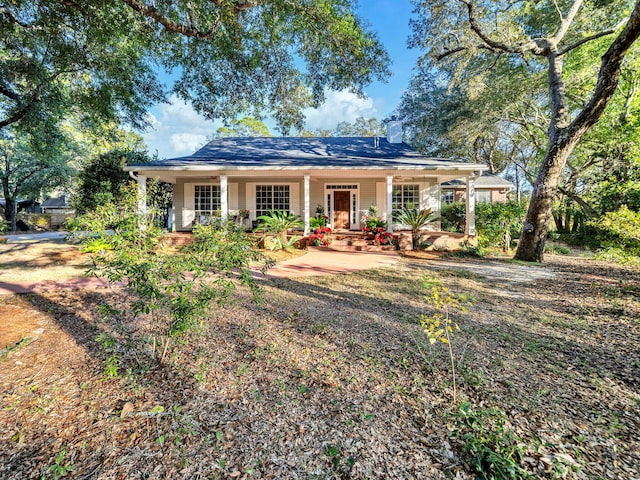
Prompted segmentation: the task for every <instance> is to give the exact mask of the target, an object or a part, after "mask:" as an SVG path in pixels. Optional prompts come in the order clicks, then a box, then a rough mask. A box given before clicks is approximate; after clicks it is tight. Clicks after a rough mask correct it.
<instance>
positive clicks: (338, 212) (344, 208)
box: [333, 191, 350, 229]
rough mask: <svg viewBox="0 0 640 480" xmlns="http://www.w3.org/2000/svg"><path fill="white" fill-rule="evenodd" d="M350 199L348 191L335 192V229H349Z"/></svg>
mask: <svg viewBox="0 0 640 480" xmlns="http://www.w3.org/2000/svg"><path fill="white" fill-rule="evenodd" d="M349 197H350V193H349V192H348V191H343V192H341V191H335V192H333V228H346V229H349V226H350V225H349Z"/></svg>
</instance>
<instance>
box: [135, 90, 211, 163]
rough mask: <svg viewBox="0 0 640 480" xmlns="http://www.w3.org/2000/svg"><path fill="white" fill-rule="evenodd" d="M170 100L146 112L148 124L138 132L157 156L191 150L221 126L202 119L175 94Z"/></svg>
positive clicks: (193, 150)
mask: <svg viewBox="0 0 640 480" xmlns="http://www.w3.org/2000/svg"><path fill="white" fill-rule="evenodd" d="M170 102H171V103H163V104H160V105H158V106H156V107H155V108H154V109H153V111H152V113H150V114H149V123H150V125H151V126H150V128H149V130H148V131H146V132H144V133H143V134H142V137H143V138H144V141H145V143H146V144H147V147H148V148H149V152H150V153H151V154H154V153H155V152H156V151H157V152H158V157H159V158H172V157H182V156H185V155H190V154H191V153H194V152H195V151H196V150H197V149H198V148H199V147H201V146H202V145H204V143H205V142H206V140H207V137H208V136H211V135H212V134H214V133H215V132H216V130H218V128H220V127H221V126H222V122H217V121H216V122H214V121H211V120H207V119H205V118H204V117H203V116H201V115H200V114H199V113H198V112H196V111H195V110H194V109H193V107H192V106H191V105H189V104H187V103H185V102H184V101H182V100H180V99H179V98H178V97H176V96H175V95H172V96H171V98H170Z"/></svg>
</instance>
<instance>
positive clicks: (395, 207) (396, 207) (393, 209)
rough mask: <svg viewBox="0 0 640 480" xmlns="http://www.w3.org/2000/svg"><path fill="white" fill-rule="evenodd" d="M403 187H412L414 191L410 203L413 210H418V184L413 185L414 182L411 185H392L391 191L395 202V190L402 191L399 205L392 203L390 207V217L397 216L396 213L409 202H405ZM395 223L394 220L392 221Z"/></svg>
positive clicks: (419, 190) (419, 188)
mask: <svg viewBox="0 0 640 480" xmlns="http://www.w3.org/2000/svg"><path fill="white" fill-rule="evenodd" d="M404 187H412V188H413V189H415V192H413V193H414V195H415V197H414V200H412V201H411V203H413V205H414V208H416V209H418V210H420V192H421V186H420V184H419V183H415V182H411V183H394V184H393V186H392V189H393V200H394V201H395V200H396V189H398V188H400V189H401V190H402V193H401V199H400V204H398V203H395V202H394V203H393V204H392V205H391V212H392V213H391V215H392V216H395V215H397V214H398V212H400V211H401V210H402V209H403V208H405V204H406V203H408V202H409V200H407V199H406V198H405V188H404ZM394 221H395V219H394Z"/></svg>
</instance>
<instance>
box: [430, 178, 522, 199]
mask: <svg viewBox="0 0 640 480" xmlns="http://www.w3.org/2000/svg"><path fill="white" fill-rule="evenodd" d="M475 187H476V202H477V203H480V202H484V203H506V201H507V195H508V194H509V192H510V191H511V190H513V189H514V188H515V185H514V184H513V183H511V182H510V181H509V180H505V179H504V178H502V177H499V176H498V175H494V174H492V173H483V174H482V176H481V177H479V178H478V179H476V183H475ZM440 188H441V190H442V203H453V202H464V200H465V198H466V194H467V193H466V192H467V183H466V181H465V180H464V179H463V178H457V179H455V180H449V181H447V182H444V183H443V184H442V185H441V186H440Z"/></svg>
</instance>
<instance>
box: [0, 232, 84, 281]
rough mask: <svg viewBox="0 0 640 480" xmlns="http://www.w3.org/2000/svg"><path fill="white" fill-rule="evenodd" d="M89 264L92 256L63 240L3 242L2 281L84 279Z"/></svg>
mask: <svg viewBox="0 0 640 480" xmlns="http://www.w3.org/2000/svg"><path fill="white" fill-rule="evenodd" d="M90 266H91V258H90V256H89V255H86V254H83V253H80V251H79V250H78V246H77V245H72V244H69V243H65V241H64V240H52V241H49V242H38V243H30V242H16V243H2V244H0V282H6V283H12V282H38V281H43V280H68V279H71V278H81V277H83V276H84V274H85V272H86V271H87V269H88V268H89V267H90Z"/></svg>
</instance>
